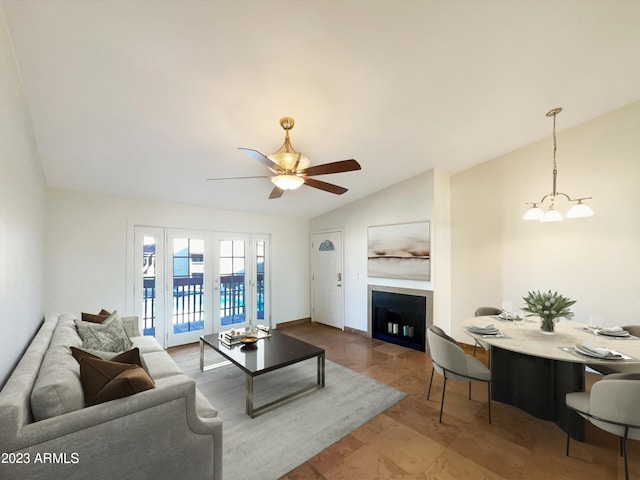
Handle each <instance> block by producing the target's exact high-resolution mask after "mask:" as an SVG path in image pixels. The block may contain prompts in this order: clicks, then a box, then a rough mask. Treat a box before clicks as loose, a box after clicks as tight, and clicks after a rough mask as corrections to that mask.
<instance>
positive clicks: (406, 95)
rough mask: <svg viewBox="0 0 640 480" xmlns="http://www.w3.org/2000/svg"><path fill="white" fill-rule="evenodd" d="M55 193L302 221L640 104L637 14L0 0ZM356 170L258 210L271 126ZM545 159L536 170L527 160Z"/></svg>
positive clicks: (397, 5) (433, 4) (598, 4)
mask: <svg viewBox="0 0 640 480" xmlns="http://www.w3.org/2000/svg"><path fill="white" fill-rule="evenodd" d="M1 5H2V7H3V9H4V12H5V17H6V23H7V27H8V30H9V34H10V37H11V41H12V43H13V47H14V50H15V55H16V60H17V64H18V68H19V73H20V76H21V79H22V82H23V86H24V95H25V98H26V103H27V106H28V109H29V112H30V115H31V120H32V123H33V129H34V132H35V137H36V141H37V145H38V149H39V153H40V156H41V161H42V165H43V168H44V172H45V176H46V181H47V183H48V185H50V186H53V187H59V188H65V189H74V190H86V191H92V192H102V193H112V194H118V195H127V196H133V197H140V198H150V199H157V200H166V201H170V202H179V203H186V204H194V205H203V206H211V207H216V208H224V209H237V210H243V211H251V212H259V213H267V214H277V215H292V216H299V217H309V218H310V217H313V216H315V215H318V214H320V213H323V212H325V211H328V210H331V209H334V208H336V207H339V206H340V205H343V204H345V203H349V202H352V201H354V200H356V199H359V198H362V197H365V196H366V195H369V194H371V193H373V192H375V191H378V190H380V189H383V188H385V187H387V186H390V185H392V184H395V183H397V182H400V181H402V180H404V179H406V178H409V177H411V176H414V175H416V174H419V173H421V172H424V171H426V170H429V169H432V168H439V169H442V170H445V171H447V172H449V173H452V174H453V173H456V172H458V171H460V170H463V169H466V168H468V167H471V166H473V165H476V164H478V163H481V162H484V161H486V160H489V159H491V158H494V157H496V156H499V155H501V154H504V153H506V152H509V151H512V150H514V149H517V148H519V147H521V146H524V145H527V144H529V143H532V142H534V141H537V140H540V139H542V138H545V137H549V136H550V131H551V123H550V121H549V119H547V118H546V117H545V113H546V112H547V111H548V110H549V109H551V108H552V107H556V106H562V107H564V111H563V113H562V115H561V116H559V117H558V130H559V131H560V132H561V131H562V130H563V129H566V128H568V127H570V126H573V125H575V124H577V123H580V122H583V121H585V120H588V119H591V118H593V117H596V116H599V115H601V114H603V113H605V112H608V111H610V110H613V109H616V108H618V107H620V106H623V105H625V104H628V103H631V102H633V101H636V100H638V99H640V90H638V85H640V55H638V51H637V50H638V45H640V2H638V1H614V0H604V1H589V2H586V1H539V0H521V1H493V0H486V1H483V0H469V1H456V0H452V1H436V0H433V1H428V0H422V1H415V0H412V1H407V0H393V1H391V0H389V1H384V0H378V1H358V0H341V1H337V0H336V1H330V0H325V1H315V0H306V1H293V0H286V1H283V0H253V1H252V0H244V1H243V0H238V1H217V0H212V1H207V0H197V1H187V0H179V1H178V0H164V1H152V0H146V1H142V0H130V1H124V0H122V1H75V0H74V1H58V0H40V1H36V0H2V1H1ZM283 116H292V117H294V118H295V120H296V126H295V128H294V129H293V130H292V132H291V141H292V144H293V146H294V147H295V148H296V150H298V151H300V152H302V153H303V154H304V155H306V156H307V157H309V159H310V160H311V162H312V165H315V164H320V163H326V162H330V161H336V160H342V159H349V158H355V159H357V160H358V161H359V162H360V164H361V165H362V170H361V171H359V172H349V173H341V174H335V175H329V176H324V177H317V178H319V179H322V180H325V181H329V182H332V183H337V184H339V185H342V186H345V187H347V188H348V189H349V191H348V192H347V193H345V194H344V195H341V196H337V195H332V194H329V193H325V192H322V191H319V190H315V189H313V188H309V187H306V186H303V187H301V188H300V189H298V190H296V191H293V192H287V193H285V195H284V196H283V197H282V198H280V199H277V200H268V199H267V197H268V195H269V193H270V191H271V189H272V184H271V182H269V180H268V179H266V178H256V179H244V180H225V181H217V182H208V181H207V180H206V179H207V178H209V177H233V176H254V175H264V174H265V173H268V172H267V171H266V169H265V167H264V166H262V165H261V164H259V163H258V162H256V161H255V160H253V159H251V158H250V157H249V156H247V155H244V154H243V153H242V152H240V151H239V150H238V149H237V147H248V148H254V149H257V150H259V151H261V152H263V153H265V154H268V153H272V152H274V151H276V150H277V149H278V148H279V147H280V145H281V144H282V141H283V139H284V132H283V131H282V129H281V128H280V126H279V124H278V121H279V119H280V117H283ZM548 160H549V159H548V158H543V159H540V161H541V162H546V161H548Z"/></svg>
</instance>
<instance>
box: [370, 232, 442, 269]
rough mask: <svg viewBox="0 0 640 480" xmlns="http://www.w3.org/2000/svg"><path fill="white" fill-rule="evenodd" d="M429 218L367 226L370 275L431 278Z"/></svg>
mask: <svg viewBox="0 0 640 480" xmlns="http://www.w3.org/2000/svg"><path fill="white" fill-rule="evenodd" d="M430 243H431V242H430V229H429V222H426V221H425V222H413V223H400V224H396V225H375V226H371V227H369V228H368V230H367V274H368V275H369V276H370V277H382V278H402V279H407V280H430V279H431V247H430Z"/></svg>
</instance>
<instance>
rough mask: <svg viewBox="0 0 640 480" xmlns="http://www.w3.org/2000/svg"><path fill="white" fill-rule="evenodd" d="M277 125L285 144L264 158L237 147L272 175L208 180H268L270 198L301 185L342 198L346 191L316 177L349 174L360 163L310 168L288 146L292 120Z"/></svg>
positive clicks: (333, 164) (343, 163)
mask: <svg viewBox="0 0 640 480" xmlns="http://www.w3.org/2000/svg"><path fill="white" fill-rule="evenodd" d="M280 125H281V126H282V128H283V129H284V131H285V137H284V143H283V144H282V146H281V147H280V149H279V150H278V151H277V152H275V153H272V154H271V155H263V154H262V153H260V152H259V151H257V150H253V149H251V148H239V149H238V150H242V151H243V152H244V153H246V154H247V155H249V156H250V157H252V158H253V159H255V160H257V161H258V162H260V163H261V164H263V165H264V166H266V167H267V168H268V169H269V170H271V172H272V173H273V175H258V176H252V177H225V178H209V179H207V180H235V179H240V178H270V179H271V182H272V183H273V184H274V185H275V186H274V188H273V190H272V191H271V194H270V195H269V198H270V199H272V198H280V197H281V196H282V194H283V193H284V191H285V190H295V189H296V188H298V187H300V186H302V185H308V186H310V187H313V188H317V189H319V190H324V191H325V192H329V193H335V194H336V195H342V194H343V193H344V192H346V191H347V190H348V189H346V188H344V187H341V186H339V185H334V184H332V183H327V182H323V181H321V180H316V179H315V178H310V177H315V176H316V175H328V174H331V173H342V172H351V171H354V170H360V168H361V167H360V164H359V163H358V162H356V161H355V160H353V159H351V160H341V161H338V162H331V163H324V164H322V165H316V166H313V167H310V166H309V165H310V163H311V162H310V161H309V159H308V158H307V157H305V156H303V155H302V154H301V153H299V152H296V151H295V150H294V149H293V147H292V146H291V140H290V139H289V130H291V129H292V128H293V126H294V125H295V121H294V120H293V118H291V117H283V118H281V119H280Z"/></svg>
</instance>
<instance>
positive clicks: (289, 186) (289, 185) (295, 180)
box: [271, 175, 304, 190]
mask: <svg viewBox="0 0 640 480" xmlns="http://www.w3.org/2000/svg"><path fill="white" fill-rule="evenodd" d="M271 183H273V184H274V185H275V186H276V187H278V188H279V189H280V190H295V189H296V188H299V187H300V186H301V185H302V184H303V183H304V179H303V178H302V177H299V176H298V175H276V176H275V177H271Z"/></svg>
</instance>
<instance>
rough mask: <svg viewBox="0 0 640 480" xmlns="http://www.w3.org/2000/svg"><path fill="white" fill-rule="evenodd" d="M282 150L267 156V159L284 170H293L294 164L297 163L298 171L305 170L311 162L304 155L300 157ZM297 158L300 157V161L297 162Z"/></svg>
mask: <svg viewBox="0 0 640 480" xmlns="http://www.w3.org/2000/svg"><path fill="white" fill-rule="evenodd" d="M281 150H282V149H280V150H278V151H277V152H276V153H272V154H271V155H267V158H268V159H269V160H271V161H273V162H275V163H277V164H278V165H280V166H281V167H282V168H284V169H285V170H294V169H295V167H296V163H298V170H302V169H304V168H307V167H308V166H309V165H310V164H311V161H310V160H309V159H308V158H307V157H305V156H304V155H300V154H299V153H298V152H296V151H293V152H283V151H281ZM298 157H300V161H299V162H298Z"/></svg>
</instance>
